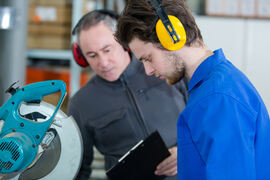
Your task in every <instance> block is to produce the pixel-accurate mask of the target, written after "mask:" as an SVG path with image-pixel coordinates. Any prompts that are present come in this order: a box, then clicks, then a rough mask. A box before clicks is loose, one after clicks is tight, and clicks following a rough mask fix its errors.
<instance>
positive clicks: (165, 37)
mask: <svg viewBox="0 0 270 180" xmlns="http://www.w3.org/2000/svg"><path fill="white" fill-rule="evenodd" d="M168 17H169V19H170V21H171V23H172V25H173V27H174V30H175V31H176V33H177V35H178V37H179V39H180V41H179V42H177V43H174V42H173V41H172V39H171V37H170V35H169V33H168V32H167V30H166V28H165V27H164V25H163V23H162V21H161V20H160V19H159V20H158V22H157V23H156V33H157V36H158V39H159V41H160V43H161V44H162V46H163V47H164V48H165V49H167V50H169V51H176V50H179V49H181V48H182V47H183V46H184V45H185V43H186V38H187V37H186V31H185V29H184V26H183V24H182V23H181V22H180V20H179V19H178V18H177V17H175V16H172V15H168Z"/></svg>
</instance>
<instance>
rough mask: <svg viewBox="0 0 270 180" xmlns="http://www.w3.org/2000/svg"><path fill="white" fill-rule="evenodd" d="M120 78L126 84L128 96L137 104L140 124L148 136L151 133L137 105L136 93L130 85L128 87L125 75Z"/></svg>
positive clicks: (145, 135)
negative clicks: (133, 92)
mask: <svg viewBox="0 0 270 180" xmlns="http://www.w3.org/2000/svg"><path fill="white" fill-rule="evenodd" d="M120 80H121V83H122V85H123V86H124V88H125V89H126V90H127V94H128V96H130V98H131V100H132V102H133V105H134V106H135V109H136V113H137V115H138V118H139V121H140V124H141V125H142V126H143V127H142V129H143V133H144V137H147V136H148V135H149V134H150V133H149V132H148V129H147V126H146V124H145V122H144V120H143V118H142V114H141V112H140V110H139V107H138V105H137V103H136V100H135V97H134V95H133V94H132V92H131V90H130V89H129V87H128V85H127V82H126V81H125V79H124V77H123V75H122V77H121V78H120Z"/></svg>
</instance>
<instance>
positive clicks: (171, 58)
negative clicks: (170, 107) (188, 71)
mask: <svg viewBox="0 0 270 180" xmlns="http://www.w3.org/2000/svg"><path fill="white" fill-rule="evenodd" d="M167 60H168V62H169V63H171V64H172V67H173V68H174V69H173V71H172V72H170V73H168V74H167V75H166V76H165V78H166V82H167V83H168V84H169V85H174V84H176V83H177V82H179V81H180V80H181V79H182V78H183V77H184V75H185V68H184V64H183V61H182V60H181V58H180V56H178V55H176V54H173V53H171V52H168V53H167Z"/></svg>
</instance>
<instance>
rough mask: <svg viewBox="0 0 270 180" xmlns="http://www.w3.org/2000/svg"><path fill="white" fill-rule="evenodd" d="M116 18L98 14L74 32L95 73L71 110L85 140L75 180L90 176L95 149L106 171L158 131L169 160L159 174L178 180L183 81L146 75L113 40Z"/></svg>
mask: <svg viewBox="0 0 270 180" xmlns="http://www.w3.org/2000/svg"><path fill="white" fill-rule="evenodd" d="M115 18H116V16H114V15H113V14H112V13H111V12H108V11H104V10H99V11H94V12H91V13H89V14H87V15H86V16H84V17H83V18H82V19H81V20H80V21H79V23H78V25H77V26H76V28H75V29H74V33H75V34H76V35H77V37H78V44H79V47H80V51H81V52H82V54H83V56H84V57H85V60H86V63H88V64H89V65H90V66H91V68H92V70H93V71H94V72H95V73H96V75H95V76H94V77H93V78H92V79H91V80H90V81H89V82H88V83H87V84H86V85H85V86H84V87H82V88H81V89H80V90H79V91H78V92H77V93H76V94H75V95H74V96H73V97H72V99H71V100H70V102H69V108H68V112H69V114H70V115H72V116H73V117H74V119H75V120H76V121H77V122H78V125H79V127H80V130H81V133H82V137H83V142H84V156H83V162H82V167H81V169H80V172H79V175H78V178H77V179H88V178H89V174H90V173H91V169H90V165H91V163H92V160H93V146H95V147H96V148H97V149H98V150H99V151H100V152H101V153H102V154H103V155H104V156H105V169H106V170H108V169H109V168H111V167H112V166H113V165H115V164H116V163H117V162H118V160H119V158H120V157H121V156H123V155H124V154H125V153H126V152H127V151H128V150H130V149H131V148H132V147H133V146H134V145H135V144H136V143H138V142H139V141H140V140H142V139H144V138H146V137H147V136H148V135H150V134H151V133H152V132H153V131H155V130H158V131H159V133H160V135H161V136H162V138H163V140H164V141H165V144H166V146H167V147H168V148H169V151H170V152H171V156H170V157H168V158H167V159H165V160H164V161H163V162H161V163H160V164H159V165H158V166H157V170H156V171H155V173H156V175H158V176H163V175H164V176H171V177H166V178H165V179H166V180H176V179H177V175H176V174H177V156H176V155H177V141H176V139H177V131H176V124H177V117H178V114H179V113H180V112H181V111H182V110H183V109H184V107H185V101H186V100H185V99H186V94H185V92H186V86H185V83H184V82H183V81H182V82H180V83H179V84H178V86H177V87H178V88H176V87H172V86H169V85H167V84H166V82H165V81H163V80H159V79H156V78H155V77H148V76H147V75H145V73H144V68H143V65H142V64H141V63H139V62H138V61H137V60H136V59H135V57H134V56H133V55H131V53H129V52H128V51H126V50H125V49H124V48H123V47H122V46H121V45H120V44H119V43H118V42H117V41H116V40H115V38H114V36H113V34H114V32H115V30H116V19H115ZM179 90H180V91H182V92H183V93H180V92H179Z"/></svg>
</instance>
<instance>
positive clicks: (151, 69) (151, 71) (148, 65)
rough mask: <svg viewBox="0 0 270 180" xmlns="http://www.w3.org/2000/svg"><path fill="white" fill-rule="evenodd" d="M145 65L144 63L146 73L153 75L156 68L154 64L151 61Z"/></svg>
mask: <svg viewBox="0 0 270 180" xmlns="http://www.w3.org/2000/svg"><path fill="white" fill-rule="evenodd" d="M143 65H144V69H145V73H146V74H147V75H148V76H152V75H153V74H154V69H153V68H152V66H151V65H150V64H149V63H143Z"/></svg>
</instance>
